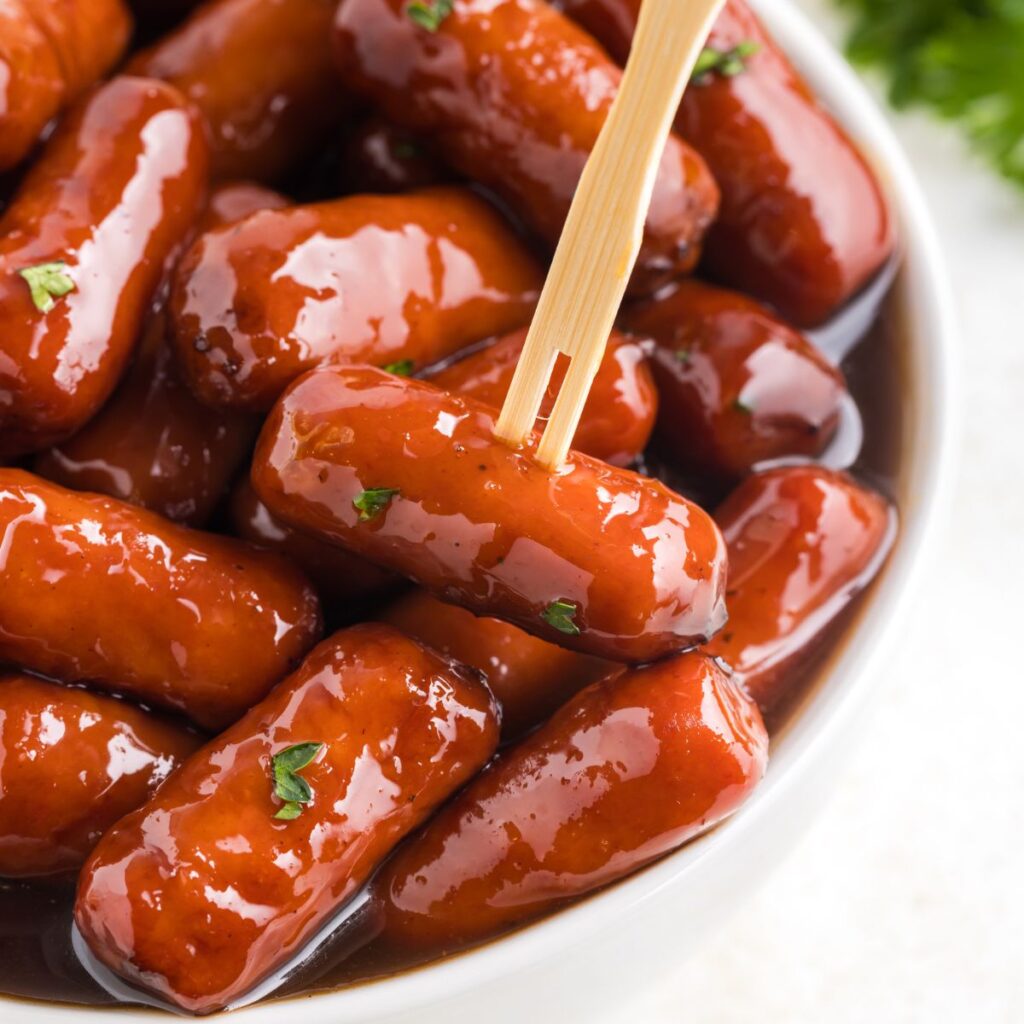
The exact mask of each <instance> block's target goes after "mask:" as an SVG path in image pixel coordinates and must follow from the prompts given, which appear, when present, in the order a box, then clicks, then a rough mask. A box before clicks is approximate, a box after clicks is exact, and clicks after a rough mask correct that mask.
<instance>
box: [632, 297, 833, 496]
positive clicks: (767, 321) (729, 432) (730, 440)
mask: <svg viewBox="0 0 1024 1024" xmlns="http://www.w3.org/2000/svg"><path fill="white" fill-rule="evenodd" d="M621 322H622V325H623V327H625V329H626V330H629V331H633V332H635V333H637V334H642V335H645V336H647V337H650V338H653V339H654V341H655V343H656V344H655V348H654V352H653V353H652V355H651V365H652V366H653V368H654V374H655V379H656V381H657V384H658V391H659V394H660V395H661V397H662V402H661V406H660V408H661V413H660V415H659V417H658V427H657V432H658V437H659V440H660V442H661V448H662V451H663V454H664V455H665V457H666V459H668V460H669V461H671V462H672V464H673V466H675V467H676V468H677V469H681V470H683V471H687V472H690V473H695V474H701V475H702V476H703V477H705V478H709V479H711V480H714V481H719V482H721V481H725V482H729V481H732V480H736V479H739V478H740V477H742V476H744V475H745V474H746V473H748V472H749V471H750V470H751V469H752V468H753V467H754V466H755V465H756V464H757V463H759V462H766V461H768V460H769V459H780V458H783V457H787V456H795V455H804V456H814V455H819V454H820V453H821V452H822V451H824V449H825V447H826V446H827V445H828V443H829V441H830V440H831V439H832V437H833V435H834V434H835V432H836V428H837V427H838V425H839V416H840V411H841V408H842V403H843V401H844V399H845V398H846V396H847V392H846V384H845V382H844V380H843V375H842V373H841V372H840V371H839V370H838V369H837V368H836V367H834V366H832V364H831V363H829V362H828V360H826V359H825V357H824V356H823V355H822V354H821V353H820V352H819V351H818V350H817V349H816V348H815V347H814V345H813V344H811V342H810V341H808V339H807V338H805V337H804V336H803V335H802V334H800V333H799V332H798V331H796V330H794V329H793V328H792V327H790V326H789V325H788V324H785V323H783V321H781V320H780V319H779V318H778V317H777V316H775V315H774V314H773V313H772V312H771V311H770V310H768V309H766V308H765V307H764V306H762V305H761V304H760V303H757V302H755V301H754V300H752V299H748V298H747V297H746V296H744V295H741V294H739V293H738V292H731V291H726V290H725V289H723V288H713V287H711V286H710V285H706V284H703V283H702V282H699V281H692V280H691V281H680V282H679V283H678V284H677V285H674V286H673V287H672V288H671V289H669V290H667V291H666V292H664V293H662V294H659V295H658V296H657V297H656V298H654V299H651V300H650V301H648V302H645V303H641V304H639V305H636V306H633V307H632V308H630V309H628V310H626V311H625V312H624V314H623V316H622V318H621Z"/></svg>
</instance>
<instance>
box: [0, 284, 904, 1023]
mask: <svg viewBox="0 0 1024 1024" xmlns="http://www.w3.org/2000/svg"><path fill="white" fill-rule="evenodd" d="M878 302H879V297H878V295H877V293H876V294H872V293H871V290H869V292H868V293H867V294H866V295H865V296H864V298H863V299H862V300H860V302H859V303H858V304H854V307H852V308H851V309H850V310H848V311H847V312H846V313H845V314H843V317H844V320H843V321H842V322H837V323H835V324H833V325H831V326H830V327H829V328H828V329H826V331H824V332H819V335H818V339H817V340H818V341H819V343H820V344H821V345H822V347H823V348H824V349H825V351H826V352H827V353H828V354H829V355H831V356H832V357H833V358H836V357H841V356H842V353H847V354H846V355H845V358H842V366H843V369H844V371H845V373H846V376H847V380H848V382H849V387H850V392H851V394H852V396H853V398H854V402H855V406H856V410H851V414H852V415H851V417H850V418H848V420H847V422H846V423H845V424H844V425H843V427H842V429H841V432H840V437H839V439H838V440H837V442H836V443H835V445H833V447H832V448H831V449H830V453H828V454H827V455H826V458H825V461H826V462H828V463H829V464H830V465H837V466H841V467H843V468H847V467H848V468H849V469H850V470H851V472H852V473H854V475H856V476H857V477H858V478H860V479H861V480H864V481H865V482H867V483H869V484H871V485H872V486H874V487H875V488H877V489H878V490H880V491H881V492H882V493H884V494H886V495H888V496H889V497H891V498H893V499H894V500H895V501H896V502H897V504H899V499H900V497H901V496H902V486H901V484H902V481H901V466H902V465H903V463H904V460H903V450H904V415H905V408H906V405H907V403H908V402H909V401H912V400H913V396H912V395H911V393H910V390H909V381H908V375H907V365H906V352H905V349H904V347H903V346H902V345H901V341H902V339H903V338H904V337H905V334H904V330H903V323H904V319H903V310H902V309H901V307H900V302H899V297H898V294H897V295H890V296H889V297H887V298H885V299H884V301H883V302H882V304H881V312H880V315H879V316H878V317H877V318H876V319H875V320H874V322H873V323H872V324H871V326H870V328H869V329H868V330H867V332H866V333H865V334H863V336H862V337H861V338H860V340H857V339H858V335H860V333H861V329H862V328H863V324H864V322H865V320H866V319H868V315H866V314H870V311H871V307H872V306H873V305H874V304H877V303H878ZM860 430H862V441H861V443H860V446H859V452H858V453H857V454H856V457H855V458H853V459H852V461H851V459H850V457H849V456H850V454H852V453H851V452H850V448H851V438H852V439H853V442H854V443H853V447H856V439H857V437H858V433H857V432H858V431H860ZM851 432H852V433H851ZM844 452H846V453H847V454H846V455H845V456H844V454H843V453H844ZM868 593H870V591H869V592H868ZM864 601H865V595H861V597H860V598H859V599H858V600H857V601H855V602H854V603H853V604H852V605H851V606H850V607H849V608H848V609H847V610H846V612H845V613H844V614H843V615H842V616H841V617H840V619H839V621H838V622H837V623H836V624H834V626H833V627H832V630H831V633H830V635H829V637H828V640H827V642H826V643H825V644H823V645H822V647H821V649H820V652H819V654H818V655H817V656H816V657H815V658H814V659H813V660H812V662H811V663H810V664H808V665H807V666H806V667H805V668H804V669H803V671H802V675H803V677H804V678H803V679H802V680H801V684H800V685H799V686H797V687H794V692H795V694H796V696H795V697H794V699H793V700H791V701H790V703H789V705H788V710H787V712H786V713H785V714H782V715H779V716H777V717H776V720H775V721H773V722H771V723H770V725H771V726H772V732H773V735H775V736H778V734H779V731H780V730H782V729H783V728H784V726H785V724H786V722H787V720H789V719H791V718H792V715H793V713H794V711H795V710H796V709H797V708H798V707H799V706H800V705H801V704H802V703H803V702H805V701H806V699H807V698H808V696H809V695H810V694H811V693H813V691H814V687H815V686H816V685H817V684H818V683H820V682H821V681H822V680H823V679H824V678H825V676H826V675H827V668H828V665H829V662H830V661H831V660H832V659H833V658H834V657H835V656H836V655H837V654H838V652H839V651H840V650H841V649H842V645H843V642H844V640H845V638H846V637H848V636H849V635H850V633H851V631H852V628H853V626H854V624H855V622H856V619H857V617H858V616H859V614H860V611H861V610H862V609H863V606H864ZM73 900H74V884H73V881H71V880H68V881H66V882H54V881H50V882H47V883H44V884H39V883H36V884H26V883H19V882H5V881H0V993H2V994H3V995H6V996H9V997H15V998H20V999H29V1000H39V1001H45V1002H49V1003H54V1002H56V1003H63V1004H78V1005H89V1006H116V1005H118V1002H119V1001H118V999H117V998H116V997H114V996H113V995H111V994H109V993H108V992H107V991H106V990H105V989H104V988H103V987H102V986H101V985H99V984H98V983H97V982H96V981H94V980H93V978H92V977H91V975H90V974H89V972H88V971H87V970H86V969H85V967H84V966H83V964H82V963H81V962H80V961H79V959H78V957H77V956H76V954H75V951H74V949H73V947H72V943H71V909H72V904H73ZM342 931H343V932H344V936H343V939H342V940H340V941H334V940H330V939H329V940H327V941H326V942H324V943H323V944H321V945H320V946H319V948H317V949H316V950H315V951H314V952H313V953H312V954H311V955H310V956H309V957H308V958H307V960H306V961H305V963H304V964H303V965H302V966H301V967H300V968H298V969H297V970H296V971H294V972H291V973H290V974H289V975H287V976H286V977H285V979H284V981H283V982H282V984H281V986H280V987H279V988H278V990H277V994H276V998H286V997H290V996H297V995H300V994H302V995H305V994H309V993H311V992H320V991H329V990H333V989H337V988H341V987H344V986H346V985H351V984H356V983H359V982H362V981H367V980H370V979H374V978H380V977H384V976H388V975H392V974H394V973H396V972H398V971H401V970H406V969H409V968H412V967H415V966H419V965H421V964H426V963H429V962H434V961H436V960H437V959H439V958H440V957H441V956H445V955H450V954H451V953H454V952H457V951H455V950H438V951H435V953H434V954H433V955H431V956H427V957H421V958H420V959H419V961H417V962H415V963H413V962H408V961H403V960H402V959H401V958H399V957H398V956H396V954H395V952H394V951H393V950H390V949H388V948H387V947H386V946H385V945H384V944H383V943H379V942H373V941H369V942H367V943H365V944H364V945H363V947H362V948H357V951H356V952H355V953H353V952H352V949H353V946H354V945H355V946H356V947H358V945H359V942H358V941H354V936H359V935H364V936H370V935H372V934H373V931H374V928H373V914H372V911H368V910H367V909H366V908H365V907H364V908H361V909H360V910H358V911H357V912H356V915H355V917H354V918H353V919H352V920H350V921H349V922H348V925H347V926H346V927H345V928H344V929H342ZM364 941H365V940H364Z"/></svg>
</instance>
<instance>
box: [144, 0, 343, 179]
mask: <svg viewBox="0 0 1024 1024" xmlns="http://www.w3.org/2000/svg"><path fill="white" fill-rule="evenodd" d="M334 6H335V5H334V0H211V2H209V3H204V4H202V5H201V6H200V7H198V8H197V9H196V10H195V11H194V12H193V14H192V15H191V16H190V17H189V19H188V20H187V21H186V22H185V23H184V24H183V25H181V26H180V27H179V28H178V29H177V30H175V31H174V32H172V33H171V34H170V35H168V36H166V37H165V38H163V39H161V40H159V41H158V42H157V43H156V44H155V45H153V46H152V47H150V48H149V49H148V50H144V51H143V52H142V53H139V54H138V55H136V57H135V58H134V59H133V60H132V62H131V64H130V65H129V70H130V71H132V72H133V73H134V74H139V75H147V76H149V77H152V78H162V79H164V80H165V81H167V82H170V83H171V84H172V85H175V86H177V88H179V89H181V91H182V92H183V93H185V95H186V96H188V98H189V99H190V100H191V101H192V102H193V103H194V104H195V105H196V107H197V108H198V109H199V110H200V111H201V113H202V115H203V118H204V119H205V121H206V125H207V128H208V130H209V137H210V143H211V150H212V170H213V174H214V176H215V177H217V178H257V179H259V180H261V181H271V182H273V181H277V180H278V179H279V178H280V177H281V175H282V174H283V173H285V172H286V171H288V170H289V169H290V168H292V167H295V166H297V165H298V164H299V163H300V162H301V161H302V160H303V159H304V158H305V157H307V156H309V155H310V154H311V153H312V152H313V151H314V150H315V148H316V146H317V144H318V143H319V141H320V140H321V139H322V138H323V136H324V135H325V134H326V133H328V132H329V131H330V129H331V126H332V125H333V124H335V123H336V122H337V121H338V120H339V119H340V117H341V116H342V114H343V113H344V110H345V108H346V107H347V103H346V101H345V100H344V98H343V96H342V93H343V90H342V89H341V88H340V84H339V82H338V78H337V75H336V74H335V73H334V69H333V68H332V66H331V55H330V26H331V18H332V15H333V13H334Z"/></svg>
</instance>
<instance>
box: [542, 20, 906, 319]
mask: <svg viewBox="0 0 1024 1024" xmlns="http://www.w3.org/2000/svg"><path fill="white" fill-rule="evenodd" d="M561 6H562V7H563V8H564V9H566V10H567V11H568V12H569V13H570V14H571V15H572V16H573V17H574V18H576V19H577V20H578V21H579V22H580V24H582V25H583V26H584V27H586V28H587V29H589V30H590V31H591V32H593V33H594V34H595V35H596V36H597V37H598V39H600V40H601V42H603V43H604V44H605V45H606V46H607V47H608V48H609V49H610V50H611V51H612V53H613V54H614V55H615V56H616V57H617V58H618V59H620V60H625V57H626V54H627V53H628V52H629V44H630V40H631V39H632V36H633V29H634V27H635V26H636V21H637V17H638V15H639V11H640V0H561ZM707 45H708V50H706V51H705V52H706V53H707V54H708V55H711V56H713V55H714V54H716V53H717V54H718V55H721V57H722V58H723V59H725V60H729V58H730V57H731V58H732V61H731V65H732V66H731V67H730V69H729V71H728V72H727V73H725V74H721V73H718V72H717V71H714V70H712V71H710V72H708V73H707V74H705V75H702V76H701V77H699V78H698V79H697V80H696V81H694V82H693V83H692V84H691V85H690V87H689V88H688V89H687V90H686V92H685V93H684V95H683V103H682V106H681V107H680V109H679V116H678V118H677V119H676V127H677V129H678V130H679V133H680V134H681V135H682V136H683V138H684V139H686V141H687V142H689V143H690V144H691V145H692V146H694V148H695V149H696V150H697V151H698V152H699V153H700V155H701V156H702V157H703V158H704V159H705V160H706V161H707V162H708V165H709V166H710V167H711V172H712V173H713V174H714V176H715V180H716V181H717V182H718V185H719V187H720V188H721V190H722V207H721V210H720V212H719V216H718V219H717V221H716V222H715V224H714V227H713V228H712V229H711V231H710V232H709V234H708V237H707V242H706V249H705V265H706V266H707V267H709V268H710V269H711V270H712V271H713V272H714V274H715V275H716V276H717V277H719V278H720V279H721V280H723V281H725V282H727V283H728V284H730V285H732V286H733V287H735V288H739V289H741V290H742V291H745V292H749V293H750V294H751V295H754V296H756V297H757V298H759V299H763V300H764V301H766V302H770V303H771V304H772V305H773V306H775V308H776V309H778V310H780V311H781V313H782V314H783V316H785V317H786V318H787V319H788V320H791V321H793V322H794V323H796V324H798V325H799V326H801V327H813V326H816V325H818V324H820V323H822V322H823V321H825V320H827V319H828V318H829V316H831V315H832V313H834V312H835V311H836V310H837V309H838V308H839V307H840V306H842V305H843V303H845V302H846V301H847V300H848V299H849V298H851V297H852V296H853V295H854V294H855V293H856V292H857V291H858V290H859V289H860V288H861V287H862V286H863V285H864V284H866V283H867V282H868V281H869V280H870V279H871V278H872V277H873V276H874V274H875V273H876V272H877V271H878V270H879V269H880V268H881V267H882V266H883V265H884V264H885V262H886V261H887V260H888V259H889V258H890V257H891V255H892V253H893V242H894V238H893V223H892V218H891V215H890V212H889V209H888V204H887V202H886V199H885V196H884V194H883V192H882V189H881V187H880V186H879V184H878V181H877V179H876V178H875V176H874V174H873V173H872V171H871V169H870V168H869V167H868V165H867V163H866V162H865V160H864V158H863V157H862V156H861V155H860V153H858V152H857V150H856V148H855V147H854V146H853V144H852V143H851V142H850V139H849V138H848V137H847V135H846V134H845V133H844V132H843V130H842V128H840V127H839V125H838V124H836V122H835V121H834V120H833V118H832V117H831V115H830V114H829V113H828V112H827V111H826V110H825V109H824V108H823V107H822V106H821V105H820V104H819V103H818V102H817V101H816V99H815V98H814V95H813V94H812V93H811V90H810V89H809V88H808V86H807V83H806V82H805V81H804V80H803V78H801V76H800V75H799V73H798V72H797V71H796V69H795V68H794V67H793V65H792V64H791V63H790V62H789V60H788V58H787V57H786V55H785V54H784V53H783V52H782V50H780V49H779V47H778V46H777V45H776V44H775V41H774V40H773V39H772V38H771V37H770V36H769V35H768V33H767V32H765V30H764V28H763V27H762V25H761V23H760V22H759V21H758V19H757V18H756V17H755V16H754V14H753V12H752V11H751V10H750V9H749V8H748V7H747V6H746V4H745V3H743V2H742V0H729V2H728V3H727V4H726V6H725V8H724V9H723V11H722V13H721V14H720V15H719V17H718V20H717V22H716V23H715V27H714V29H713V30H712V32H711V36H710V38H709V39H708V43H707ZM737 48H738V49H737ZM751 51H752V52H751ZM737 63H738V65H739V67H740V68H742V70H740V71H739V73H736V67H735V66H736V65H737Z"/></svg>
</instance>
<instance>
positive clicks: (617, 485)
mask: <svg viewBox="0 0 1024 1024" xmlns="http://www.w3.org/2000/svg"><path fill="white" fill-rule="evenodd" d="M496 415H497V414H496V413H495V412H494V411H493V410H491V409H489V408H487V407H486V406H482V405H479V404H477V403H475V402H472V401H469V400H467V399H462V398H458V397H456V396H454V395H450V394H447V393H446V392H443V391H439V390H437V389H436V388H433V387H431V386H430V385H429V384H426V383H424V382H422V381H415V380H406V379H403V378H400V377H395V376H393V375H391V374H388V373H385V372H384V371H382V370H376V369H373V368H372V367H367V366H352V367H324V368H322V369H321V370H317V371H314V372H313V373H310V374H307V375H306V376H305V377H303V378H302V379H301V380H299V381H297V382H296V383H295V385H294V386H293V387H292V388H291V389H290V390H289V391H288V393H287V394H286V395H285V396H284V397H283V398H282V399H281V401H280V402H278V404H277V405H276V406H275V408H274V411H273V412H272V413H271V415H270V417H269V419H268V420H267V423H266V424H265V426H264V428H263V432H262V434H261V435H260V440H259V442H258V444H257V449H256V455H255V458H254V461H253V472H252V482H253V486H254V487H255V489H256V493H257V494H259V496H260V497H261V498H262V499H263V501H264V502H266V504H267V507H268V508H269V509H270V510H271V512H273V513H274V515H276V516H278V517H279V518H280V519H283V520H284V521H285V522H288V523H291V524H292V525H293V526H297V527H300V528H301V529H304V530H309V531H312V532H315V533H317V534H321V535H323V536H324V537H326V538H328V539H330V540H333V541H335V542H336V543H339V544H343V545H344V546H345V547H347V548H349V549H350V550H351V551H353V552H355V553H356V554H359V555H362V556H363V557H365V558H368V559H370V561H373V562H377V563H378V564H380V565H383V566H386V567H387V568H390V569H394V570H395V571H396V572H400V573H402V574H404V575H406V576H408V577H409V578H410V579H413V580H415V581H416V582H417V583H419V584H421V585H422V586H424V587H426V588H427V589H428V590H430V591H432V592H433V593H435V594H437V595H438V596H440V597H442V598H444V599H445V600H448V601H452V602H453V603H456V604H461V605H464V606H465V607H467V608H469V609H470V610H471V611H474V612H476V613H478V614H480V615H490V616H493V617H495V618H501V619H506V620H508V621H509V622H512V623H514V624H515V625H517V626H520V627H522V628H523V629H525V630H527V631H528V632H530V633H534V634H536V635H537V636H540V637H541V638H543V639H545V640H550V641H552V642H554V643H558V644H561V645H562V646H565V647H569V648H571V649H574V650H578V651H581V652H583V653H585V654H593V655H596V656H597V657H601V658H608V659H609V660H614V661H633V662H641V661H650V660H652V659H654V658H660V657H664V656H665V655H667V654H672V653H675V652H676V651H679V650H682V649H683V648H686V647H692V646H694V645H695V644H698V643H701V642H703V641H704V640H705V639H707V638H708V637H710V636H712V635H713V634H714V633H715V632H716V631H717V630H718V628H719V627H720V626H721V625H722V624H723V622H724V620H725V605H724V602H723V593H724V583H725V579H724V577H725V549H724V545H723V543H722V538H721V536H720V535H719V533H718V530H717V529H716V527H715V525H714V523H713V522H712V520H711V518H710V517H709V516H708V515H707V514H706V513H704V512H703V511H702V510H701V509H700V508H698V507H697V506H696V505H694V504H692V503H691V502H689V501H687V500H686V499H685V498H681V497H680V496H679V495H677V494H673V493H672V492H671V491H670V490H668V489H667V488H666V487H664V486H663V485H662V484H661V483H659V482H658V481H656V480H648V479H646V478H644V477H640V476H637V475H636V474H635V473H630V472H628V471H627V470H623V469H614V468H612V467H611V466H608V465H606V464H605V463H603V462H598V461H597V460H596V459H591V458H589V457H588V456H586V455H579V454H577V453H575V452H573V453H572V454H571V455H570V456H569V458H568V460H567V462H566V464H565V466H564V467H562V468H561V469H560V470H559V471H558V472H556V473H549V472H547V471H546V470H544V469H542V468H541V467H540V466H539V465H538V464H537V463H536V462H535V461H534V458H533V452H534V449H535V445H536V443H537V437H536V435H534V436H533V437H531V438H530V439H528V441H527V442H526V444H525V445H524V447H523V448H522V449H519V450H513V449H512V448H509V447H507V446H506V445H504V444H502V443H501V442H499V441H496V440H495V438H494V420H495V418H496Z"/></svg>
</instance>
